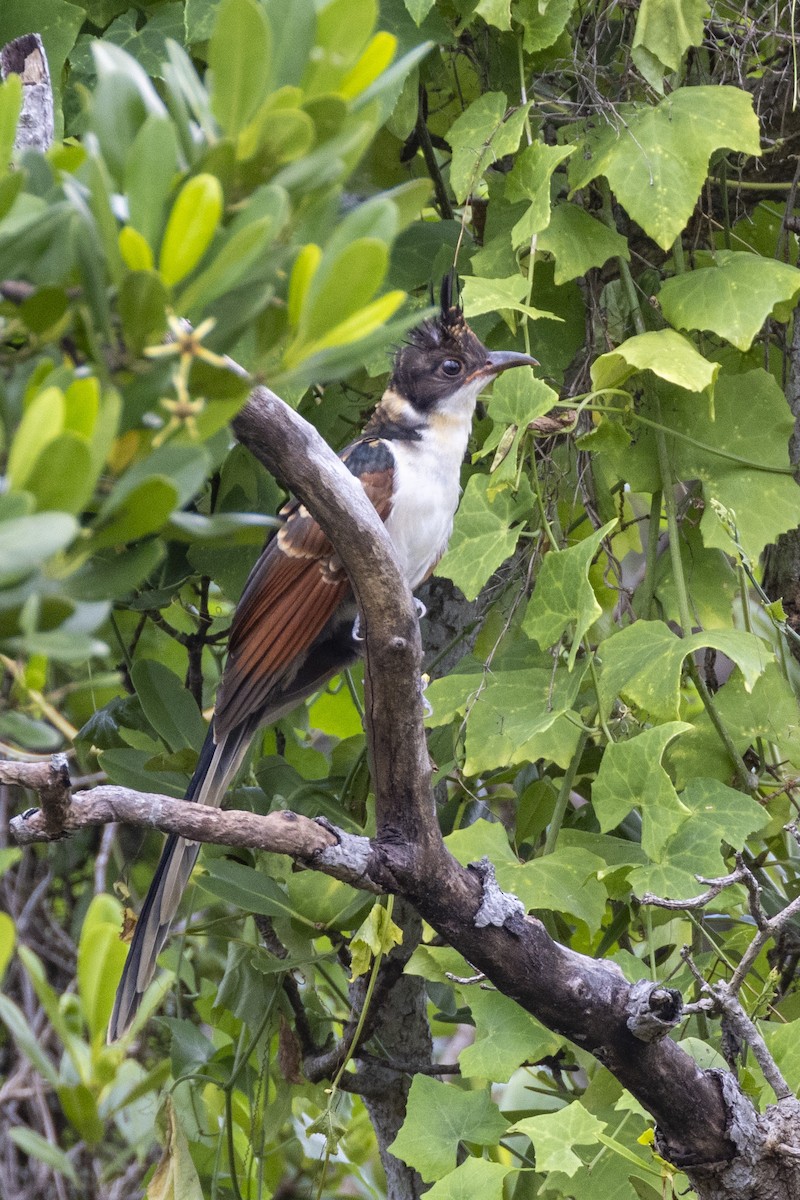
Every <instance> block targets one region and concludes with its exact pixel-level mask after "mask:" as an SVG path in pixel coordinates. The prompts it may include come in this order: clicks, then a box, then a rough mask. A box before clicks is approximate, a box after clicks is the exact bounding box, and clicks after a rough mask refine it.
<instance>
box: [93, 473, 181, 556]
mask: <svg viewBox="0 0 800 1200" xmlns="http://www.w3.org/2000/svg"><path fill="white" fill-rule="evenodd" d="M111 500H112V501H113V508H112V509H111V510H110V511H109V510H108V509H107V508H104V509H101V511H100V513H99V515H98V524H97V526H96V527H95V529H94V531H93V533H92V541H91V546H92V549H93V550H99V549H101V548H102V547H104V546H118V545H122V544H123V543H124V542H133V541H136V539H137V538H142V537H145V536H146V535H147V534H148V533H156V532H157V531H158V530H159V529H161V528H162V527H163V526H164V525H165V524H166V521H167V519H168V518H169V515H170V513H171V512H172V510H173V509H174V508H175V507H176V505H177V503H178V494H177V492H176V490H175V486H174V484H173V483H172V482H170V481H169V480H167V479H159V478H155V479H145V480H144V481H143V482H142V483H140V484H138V485H137V486H136V487H134V488H132V489H131V490H126V492H125V495H124V497H122V498H121V499H118V498H117V497H116V496H115V495H114V494H113V493H112V496H111Z"/></svg>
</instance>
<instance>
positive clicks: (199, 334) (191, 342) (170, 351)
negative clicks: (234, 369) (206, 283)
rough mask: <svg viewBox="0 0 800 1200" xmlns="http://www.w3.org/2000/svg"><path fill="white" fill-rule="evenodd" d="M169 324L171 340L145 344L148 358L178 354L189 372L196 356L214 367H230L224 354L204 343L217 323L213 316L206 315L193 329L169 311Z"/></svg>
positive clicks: (182, 368)
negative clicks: (160, 343)
mask: <svg viewBox="0 0 800 1200" xmlns="http://www.w3.org/2000/svg"><path fill="white" fill-rule="evenodd" d="M167 324H168V325H169V328H170V333H171V334H172V338H171V340H170V341H168V342H164V343H163V344H162V345H160V346H145V350H144V352H145V354H146V355H147V357H148V358H169V357H170V356H171V355H177V356H178V358H179V359H180V365H181V370H182V371H183V372H185V373H188V370H189V367H190V366H191V365H192V362H193V361H194V359H196V358H202V360H203V362H207V363H210V364H211V366H212V367H223V368H226V367H230V363H229V362H228V361H227V359H226V358H225V357H224V355H222V354H215V353H214V351H213V350H209V349H208V347H206V346H204V345H203V338H204V337H205V336H206V335H207V334H209V333H211V330H212V329H213V328H214V326H215V325H216V321H215V320H214V318H213V317H206V319H205V321H201V322H200V324H199V325H198V326H197V328H196V329H192V327H191V325H189V323H188V321H183V320H181V318H180V317H176V316H175V314H174V313H169V314H168V315H167Z"/></svg>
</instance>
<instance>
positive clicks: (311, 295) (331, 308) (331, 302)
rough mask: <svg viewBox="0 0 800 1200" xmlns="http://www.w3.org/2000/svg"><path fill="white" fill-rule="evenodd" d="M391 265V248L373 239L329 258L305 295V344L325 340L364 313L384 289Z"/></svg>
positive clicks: (359, 241) (302, 321)
mask: <svg viewBox="0 0 800 1200" xmlns="http://www.w3.org/2000/svg"><path fill="white" fill-rule="evenodd" d="M388 261H389V251H388V247H387V246H386V244H385V243H384V242H382V241H379V240H378V239H377V238H372V237H369V238H366V237H365V238H358V239H356V241H354V242H351V243H350V244H349V245H348V246H345V247H343V248H342V250H341V251H340V252H339V254H337V255H336V256H335V257H328V256H327V255H326V256H325V257H324V258H323V260H322V262H321V263H320V266H319V268H318V269H317V271H316V272H315V274H314V277H313V279H312V280H311V284H310V287H309V289H308V291H307V293H306V295H305V299H304V303H303V308H302V311H301V314H300V334H301V336H302V339H303V341H304V342H313V341H316V340H317V339H319V338H322V337H323V336H324V335H325V334H326V333H328V332H329V331H330V330H332V329H333V328H334V327H335V326H336V325H339V324H341V322H342V321H346V320H347V319H348V317H351V316H352V315H353V314H354V313H357V312H359V310H361V309H363V308H364V307H365V306H366V305H367V304H368V303H369V302H370V300H371V299H372V297H373V296H374V295H375V293H376V292H377V290H378V288H379V287H380V286H381V284H382V282H383V279H384V276H385V274H386V267H387V264H388ZM343 279H346V280H347V287H346V288H343V287H342V280H343Z"/></svg>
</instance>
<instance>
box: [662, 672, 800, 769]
mask: <svg viewBox="0 0 800 1200" xmlns="http://www.w3.org/2000/svg"><path fill="white" fill-rule="evenodd" d="M714 704H715V706H716V708H717V711H718V713H719V715H720V719H721V720H722V722H723V724H724V725H725V728H726V729H727V730H728V733H729V734H730V736H731V738H732V739H733V743H734V745H735V746H736V748H737V750H739V752H740V753H744V751H745V750H746V749H747V748H748V746H750V745H752V744H753V743H754V742H755V740H756V739H757V738H764V740H765V741H767V742H770V743H772V744H773V745H774V746H776V747H777V748H778V754H779V757H780V760H781V761H783V762H786V763H791V764H792V767H793V769H794V770H796V771H797V770H800V737H798V728H799V727H800V722H798V716H797V697H796V696H795V693H794V692H793V690H792V688H791V686H790V685H789V684H788V683H787V681H786V679H785V677H784V676H783V674H782V673H781V669H780V667H779V666H778V664H777V663H775V662H771V663H769V664H768V666H767V669H766V670H765V671H764V674H763V675H762V676H761V678H760V679H759V680H757V682H756V684H755V686H754V687H753V690H752V692H748V691H746V690H745V686H744V681H743V679H742V676H741V674H740V673H739V672H738V671H736V672H735V673H734V674H733V675H732V676H731V678H730V679H729V680H728V682H727V683H726V684H724V685H723V687H721V688H720V689H719V691H718V692H716V693H715V695H714ZM668 765H669V768H670V771H671V772H673V773H674V775H675V778H676V783H677V785H678V787H685V786H686V785H687V783H689V782H690V781H691V780H692V779H693V778H694V777H696V776H701V777H712V776H713V778H715V779H720V780H722V781H723V782H725V783H727V782H729V781H730V778H731V772H732V766H731V760H730V758H729V756H728V752H727V751H726V749H725V747H724V746H723V744H722V742H721V741H720V738H719V734H718V733H717V731H716V730H715V729H714V728H713V726H712V724H711V722H710V720H709V718H708V714H707V713H706V712H705V710H704V711H702V712H701V713H699V714H698V716H696V717H695V718H694V719H693V721H692V730H691V732H690V733H685V734H684V735H683V736H682V737H681V738H680V739H679V740H678V741H677V742H675V744H674V745H673V746H671V747H670V750H669V753H668Z"/></svg>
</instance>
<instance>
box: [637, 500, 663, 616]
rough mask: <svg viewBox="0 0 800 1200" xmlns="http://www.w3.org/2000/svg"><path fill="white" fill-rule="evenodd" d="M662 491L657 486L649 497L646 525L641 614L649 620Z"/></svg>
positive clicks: (654, 588) (654, 576)
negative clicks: (648, 521)
mask: <svg viewBox="0 0 800 1200" xmlns="http://www.w3.org/2000/svg"><path fill="white" fill-rule="evenodd" d="M662 499H663V492H662V491H661V489H660V488H659V489H658V491H655V492H653V495H652V496H651V498H650V523H649V525H648V527H647V548H646V550H645V563H644V579H643V580H642V616H643V617H644V619H645V620H646V621H649V620H650V616H651V613H652V609H653V597H654V596H655V591H656V558H657V555H658V538H659V535H660V533H661V502H662Z"/></svg>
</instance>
